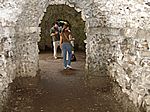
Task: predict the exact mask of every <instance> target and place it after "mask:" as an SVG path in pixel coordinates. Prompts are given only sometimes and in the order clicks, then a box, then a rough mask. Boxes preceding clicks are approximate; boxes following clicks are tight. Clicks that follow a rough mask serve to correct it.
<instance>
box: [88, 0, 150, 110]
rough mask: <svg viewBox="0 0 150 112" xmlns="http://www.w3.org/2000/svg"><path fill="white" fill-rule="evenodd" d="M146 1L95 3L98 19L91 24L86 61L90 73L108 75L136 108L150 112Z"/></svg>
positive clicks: (94, 13)
mask: <svg viewBox="0 0 150 112" xmlns="http://www.w3.org/2000/svg"><path fill="white" fill-rule="evenodd" d="M103 2H105V5H102V4H103ZM145 2H148V1H134V0H132V1H123V0H119V1H117V0H116V1H115V0H112V1H107V2H106V1H99V4H101V5H98V4H95V5H96V6H95V7H94V9H93V12H92V14H93V16H94V15H95V16H94V17H92V19H90V20H89V21H88V23H89V24H88V25H89V29H88V32H87V40H86V41H87V58H86V62H87V68H89V70H90V71H91V72H90V73H92V74H95V73H96V75H101V74H100V73H103V75H104V74H108V73H109V75H110V76H112V77H113V78H114V79H115V80H116V81H117V82H118V83H119V85H120V86H121V88H122V90H123V92H125V93H126V94H127V95H128V96H129V98H130V99H131V100H132V101H133V103H134V104H135V105H136V106H137V107H139V108H143V107H144V108H146V111H147V112H149V111H150V78H149V77H150V68H149V67H150V64H149V63H150V51H149V42H150V40H149V36H150V21H149V19H150V13H149V11H150V6H149V5H148V3H145ZM93 6H94V5H93ZM90 21H91V22H90ZM99 70H100V72H96V71H99Z"/></svg>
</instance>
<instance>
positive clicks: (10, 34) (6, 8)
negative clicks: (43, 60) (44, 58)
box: [0, 0, 150, 112]
mask: <svg viewBox="0 0 150 112" xmlns="http://www.w3.org/2000/svg"><path fill="white" fill-rule="evenodd" d="M149 3H150V1H149V0H130V1H129V0H0V43H1V44H0V88H1V89H0V91H2V90H4V88H6V87H7V86H8V84H9V83H11V82H12V80H13V79H14V78H15V77H26V76H35V75H36V74H37V71H38V69H39V68H38V52H39V50H38V45H37V43H38V42H39V41H40V37H39V34H40V28H39V24H40V22H41V20H42V18H43V16H44V13H45V11H46V8H47V7H48V5H53V4H65V5H68V6H70V7H74V8H75V10H77V11H78V12H80V11H81V14H82V19H83V20H84V21H86V25H85V31H86V34H87V39H86V40H85V42H86V43H87V44H86V68H87V69H88V70H89V71H90V72H91V73H93V74H94V73H95V74H96V75H101V73H103V74H109V75H110V76H111V77H113V78H114V79H115V80H116V81H117V82H118V84H119V85H120V87H121V88H122V91H123V92H124V93H126V94H127V95H128V96H129V99H131V100H132V101H133V102H134V104H135V105H136V106H137V107H138V108H141V107H142V108H144V109H145V110H146V111H147V112H150V49H149V47H150V38H149V37H150V21H149V20H150V5H149Z"/></svg>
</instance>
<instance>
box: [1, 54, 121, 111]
mask: <svg viewBox="0 0 150 112" xmlns="http://www.w3.org/2000/svg"><path fill="white" fill-rule="evenodd" d="M84 65H85V54H84V53H77V61H76V62H73V63H72V67H73V68H74V69H73V70H63V64H62V59H57V60H53V58H52V54H47V53H45V54H40V69H41V72H40V77H37V78H22V79H19V78H18V79H16V80H15V81H14V83H13V84H11V85H10V90H9V95H8V96H9V98H8V101H7V103H6V104H5V105H4V110H3V112H124V111H123V108H122V106H121V105H120V104H119V103H118V102H117V101H116V100H115V98H114V97H113V93H112V84H111V83H110V80H109V78H108V77H101V78H95V79H91V80H87V79H86V78H85V73H84Z"/></svg>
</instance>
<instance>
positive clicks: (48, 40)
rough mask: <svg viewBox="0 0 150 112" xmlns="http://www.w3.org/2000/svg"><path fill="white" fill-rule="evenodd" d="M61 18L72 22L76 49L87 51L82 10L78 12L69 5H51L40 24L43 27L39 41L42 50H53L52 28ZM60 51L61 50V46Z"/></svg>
mask: <svg viewBox="0 0 150 112" xmlns="http://www.w3.org/2000/svg"><path fill="white" fill-rule="evenodd" d="M60 20H64V21H67V22H68V23H69V24H70V28H71V32H72V36H73V38H75V45H74V49H75V51H85V43H84V40H85V39H86V35H85V31H84V28H85V22H84V21H83V20H82V18H81V12H77V11H76V10H75V9H74V8H73V7H69V6H67V5H49V6H48V7H47V9H46V13H45V14H44V17H43V19H42V21H41V23H40V25H39V27H41V33H40V37H41V40H40V42H39V43H38V46H39V50H40V52H44V51H47V52H53V45H52V37H51V36H50V29H51V27H52V24H53V23H54V22H56V21H60ZM58 51H60V49H59V48H58Z"/></svg>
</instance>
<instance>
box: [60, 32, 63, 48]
mask: <svg viewBox="0 0 150 112" xmlns="http://www.w3.org/2000/svg"><path fill="white" fill-rule="evenodd" d="M62 43H63V39H62V33H61V34H60V48H62Z"/></svg>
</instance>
